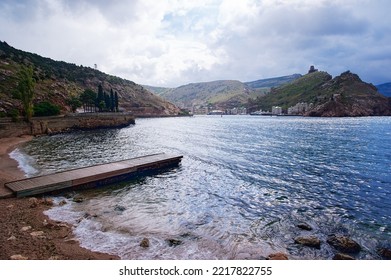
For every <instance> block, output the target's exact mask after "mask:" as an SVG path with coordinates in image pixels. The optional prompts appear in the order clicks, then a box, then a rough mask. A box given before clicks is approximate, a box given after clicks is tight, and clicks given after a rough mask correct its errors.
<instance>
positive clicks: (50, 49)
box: [0, 0, 391, 87]
mask: <svg viewBox="0 0 391 280" xmlns="http://www.w3.org/2000/svg"><path fill="white" fill-rule="evenodd" d="M390 11H391V1H389V0H326V1H322V0H319V1H317V0H192V1H185V0H182V1H181V0H124V1H119V0H118V1H107V0H97V1H92V0H91V1H88V0H85V1H82V0H80V1H79V0H68V1H66V0H31V1H28V0H26V1H21V0H1V1H0V40H1V41H6V42H7V43H8V44H9V45H11V46H13V47H15V48H18V49H22V50H25V51H29V52H33V53H37V54H39V55H42V56H44V57H50V58H52V59H55V60H62V61H66V62H70V63H75V64H77V65H84V66H90V67H94V64H97V66H98V69H99V70H101V71H103V72H106V73H109V74H112V75H116V76H119V77H122V78H125V79H129V80H132V81H134V82H136V83H139V84H147V85H155V86H170V87H174V86H179V85H183V84H188V83H191V82H205V81H212V80H225V79H234V80H240V81H243V82H246V81H253V80H258V79H263V78H270V77H276V76H284V75H290V74H294V73H301V74H304V73H306V72H307V71H308V69H309V66H310V65H315V67H316V68H318V69H319V70H324V71H327V72H329V73H330V74H332V75H333V76H335V75H338V74H340V73H341V72H344V71H346V70H351V71H352V72H354V73H357V74H358V75H359V76H360V77H361V78H362V79H363V80H364V81H366V82H370V83H373V84H379V83H385V82H390V81H391V16H390Z"/></svg>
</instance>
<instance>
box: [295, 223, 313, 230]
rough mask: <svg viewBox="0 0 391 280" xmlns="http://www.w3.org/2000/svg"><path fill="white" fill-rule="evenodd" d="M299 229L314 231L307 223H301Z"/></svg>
mask: <svg viewBox="0 0 391 280" xmlns="http://www.w3.org/2000/svg"><path fill="white" fill-rule="evenodd" d="M297 227H298V228H299V229H302V230H308V231H309V230H312V227H311V226H310V225H309V224H307V223H300V224H298V225H297Z"/></svg>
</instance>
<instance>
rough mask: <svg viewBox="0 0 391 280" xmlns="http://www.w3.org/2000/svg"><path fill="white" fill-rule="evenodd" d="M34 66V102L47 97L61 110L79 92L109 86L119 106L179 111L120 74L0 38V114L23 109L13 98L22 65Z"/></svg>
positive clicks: (141, 112)
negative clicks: (26, 49)
mask: <svg viewBox="0 0 391 280" xmlns="http://www.w3.org/2000/svg"><path fill="white" fill-rule="evenodd" d="M26 66H29V67H32V68H33V69H34V72H33V78H34V80H35V82H36V85H35V89H34V93H35V98H34V103H35V104H37V103H40V102H43V101H48V102H50V103H52V104H55V105H57V106H59V107H60V108H61V110H62V112H68V111H71V108H70V106H69V105H68V103H67V100H69V99H71V98H72V97H76V96H79V95H80V94H81V93H82V92H84V90H86V89H93V90H95V89H97V88H98V86H99V85H102V87H103V89H104V90H105V91H107V92H110V90H111V89H113V90H114V91H116V92H118V95H119V100H120V104H119V106H120V107H121V108H122V109H123V110H126V111H133V112H134V113H135V114H138V115H174V114H178V113H179V112H180V110H179V108H177V107H176V106H175V105H173V104H171V103H169V102H167V101H165V100H164V99H162V98H160V97H158V96H156V95H154V94H152V93H151V92H149V91H147V90H146V89H144V88H143V87H142V86H140V85H137V84H135V83H134V82H132V81H128V80H125V79H122V78H119V77H115V76H111V75H108V74H105V73H103V72H101V71H98V70H96V69H93V68H90V67H84V66H77V65H75V64H71V63H66V62H62V61H55V60H52V59H50V58H44V57H42V56H39V55H37V54H33V53H29V52H24V51H21V50H17V49H15V48H13V47H11V46H9V45H8V44H7V43H5V42H1V41H0V114H1V115H7V114H8V115H9V114H10V112H11V111H12V110H14V109H15V108H16V109H17V110H19V111H23V108H22V104H21V103H20V101H19V100H17V99H15V98H14V93H15V90H16V88H17V85H18V82H19V77H18V73H19V72H20V70H21V69H22V67H26Z"/></svg>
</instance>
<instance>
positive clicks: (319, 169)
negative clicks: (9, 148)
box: [23, 116, 391, 259]
mask: <svg viewBox="0 0 391 280" xmlns="http://www.w3.org/2000/svg"><path fill="white" fill-rule="evenodd" d="M389 140H391V118H342V119H339V118H335V119H324V118H295V117H281V118H272V117H252V116H232V117H229V116H224V117H223V118H220V117H214V116H208V117H206V116H204V117H201V116H199V117H193V118H167V119H140V120H137V122H136V125H134V126H130V127H128V128H124V129H117V130H97V131H87V132H74V133H69V134H61V135H55V136H51V137H46V136H45V137H40V138H36V139H34V140H33V141H32V142H31V143H29V144H28V145H27V146H26V147H25V148H24V151H23V152H25V153H27V154H28V155H29V157H30V159H33V162H34V163H33V165H34V168H35V169H36V170H38V172H35V173H34V172H31V173H30V175H37V174H44V173H51V172H55V171H59V170H64V169H69V168H75V167H78V166H87V165H91V164H97V163H103V162H109V161H113V160H120V159H125V158H131V157H135V156H141V155H146V154H152V153H157V152H174V153H179V154H182V155H183V156H184V158H183V160H182V164H181V165H180V167H178V168H175V169H172V170H169V171H167V172H165V173H163V174H159V175H156V176H150V177H146V178H142V179H140V180H137V181H132V182H125V183H121V184H119V185H113V186H111V187H109V188H103V189H98V190H89V191H86V192H84V193H83V195H84V196H85V197H86V200H85V201H84V202H82V203H74V202H72V201H71V199H68V202H69V203H68V204H66V205H64V206H61V207H55V208H53V209H51V210H49V211H48V214H49V215H50V216H51V217H52V218H55V219H61V220H65V221H68V222H71V223H73V224H75V225H76V228H75V233H76V235H77V237H78V238H79V239H80V240H81V243H82V245H83V246H85V247H87V248H92V249H94V250H99V251H103V252H109V253H114V254H119V255H120V256H121V257H122V258H124V259H246V258H249V259H259V258H261V257H264V256H267V255H268V254H269V253H272V252H276V251H282V252H286V253H288V254H289V255H290V258H298V259H302V258H304V259H317V258H319V259H325V258H331V257H332V256H333V254H334V253H335V251H333V249H332V248H331V247H330V246H328V245H327V243H326V239H327V236H328V235H329V234H332V233H343V234H347V235H350V236H352V237H353V238H354V239H355V240H356V241H358V242H359V243H360V244H362V245H363V248H364V250H363V251H362V252H361V253H360V254H359V255H357V256H356V257H357V258H362V259H366V258H369V259H372V258H378V256H377V254H376V249H377V247H379V246H389V245H390V243H391V219H390V218H391V202H390V200H389V197H390V193H391V175H390V170H391V141H389ZM30 162H31V160H30ZM63 199H64V198H62V197H58V198H56V201H58V202H59V201H61V200H63ZM86 213H88V215H86ZM302 222H306V223H308V224H309V225H311V227H312V228H313V230H312V231H311V232H309V233H307V232H303V231H302V230H300V229H299V228H298V227H297V224H299V223H302ZM303 234H307V235H308V234H311V235H316V236H317V237H319V238H320V239H321V242H322V245H321V249H319V250H318V249H314V248H308V247H303V246H299V245H297V244H295V243H294V238H296V237H297V236H299V235H303ZM144 237H146V238H148V239H149V240H150V244H151V246H150V247H149V248H147V249H146V248H142V247H140V246H139V243H140V241H141V240H142V239H143V238H144ZM173 240H174V241H175V242H173Z"/></svg>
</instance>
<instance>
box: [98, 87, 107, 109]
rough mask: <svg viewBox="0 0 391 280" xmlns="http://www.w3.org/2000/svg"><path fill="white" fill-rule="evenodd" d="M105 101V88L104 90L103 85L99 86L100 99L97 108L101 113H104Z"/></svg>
mask: <svg viewBox="0 0 391 280" xmlns="http://www.w3.org/2000/svg"><path fill="white" fill-rule="evenodd" d="M104 100H105V97H104V93H103V88H102V85H101V84H99V86H98V98H97V100H96V103H97V104H96V105H97V107H98V108H99V111H102V110H103V107H102V101H104Z"/></svg>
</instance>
